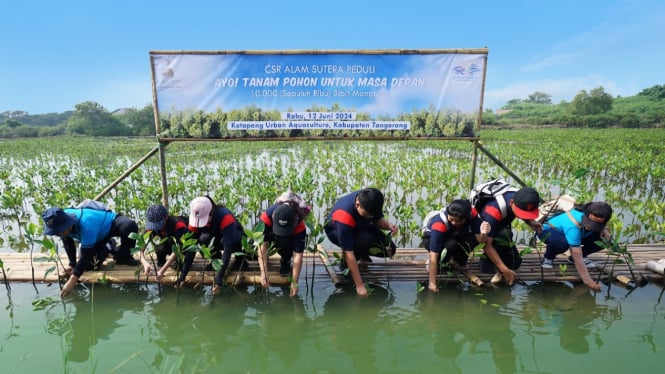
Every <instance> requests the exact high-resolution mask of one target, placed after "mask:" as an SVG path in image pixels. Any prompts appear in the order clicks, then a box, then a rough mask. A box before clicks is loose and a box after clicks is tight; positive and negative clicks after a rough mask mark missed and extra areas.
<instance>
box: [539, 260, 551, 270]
mask: <svg viewBox="0 0 665 374" xmlns="http://www.w3.org/2000/svg"><path fill="white" fill-rule="evenodd" d="M553 265H554V260H551V259H549V258H547V257H543V263H542V264H540V266H541V267H542V268H543V269H551V268H552V267H553Z"/></svg>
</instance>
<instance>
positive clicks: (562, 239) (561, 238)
mask: <svg viewBox="0 0 665 374" xmlns="http://www.w3.org/2000/svg"><path fill="white" fill-rule="evenodd" d="M540 239H541V240H543V241H544V242H545V258H548V259H550V260H553V259H554V258H555V257H556V256H557V255H559V254H561V253H564V252H565V251H567V250H568V248H570V245H569V244H568V241H567V240H566V236H565V235H564V234H563V233H561V232H559V231H556V230H547V231H543V234H541V236H540ZM599 239H600V233H599V232H594V233H593V234H591V235H589V236H587V237H586V238H583V239H582V244H581V246H582V256H584V257H586V256H588V255H590V254H592V253H595V252H598V251H600V250H601V249H603V248H602V247H600V246H599V245H598V244H596V241H598V240H599Z"/></svg>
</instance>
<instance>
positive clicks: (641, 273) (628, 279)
mask: <svg viewBox="0 0 665 374" xmlns="http://www.w3.org/2000/svg"><path fill="white" fill-rule="evenodd" d="M628 251H629V252H630V253H631V255H632V257H633V261H634V263H633V265H632V266H630V267H629V266H628V265H627V264H625V263H618V262H616V261H615V259H616V257H615V256H609V257H608V255H607V253H606V251H601V252H598V253H594V254H592V255H590V256H589V258H591V259H592V260H594V261H595V262H596V263H597V264H598V268H596V269H590V271H589V273H590V275H591V277H592V278H593V279H599V278H600V279H601V280H603V281H605V282H607V281H609V280H612V281H613V282H616V281H619V282H620V283H623V284H625V285H626V286H629V287H632V286H634V285H644V284H646V283H648V282H651V281H656V282H660V283H662V282H663V275H662V274H659V273H656V272H652V271H650V270H648V269H647V268H646V264H647V262H648V261H658V260H660V259H664V258H665V244H657V245H630V246H628ZM334 253H335V251H326V250H323V252H322V253H319V254H311V253H306V254H305V256H304V259H303V262H304V263H303V270H302V274H301V282H302V281H303V279H304V277H305V276H306V277H310V278H311V277H315V278H316V279H317V281H320V280H321V279H322V280H324V281H325V280H326V279H329V280H331V281H333V283H336V285H338V286H339V285H342V284H345V283H351V281H350V279H348V278H347V277H345V276H344V275H343V274H342V273H340V272H339V267H338V266H337V260H336V258H335V255H334ZM337 254H338V255H339V252H338V253H337ZM42 257H45V255H44V254H34V255H33V259H34V260H36V259H38V258H42ZM0 259H1V260H2V261H3V263H4V269H5V273H6V276H7V280H8V281H9V282H32V278H33V277H32V268H31V265H30V254H29V253H0ZM426 259H427V252H426V251H425V250H424V249H420V248H400V249H398V250H397V253H396V254H395V257H394V258H393V259H383V258H376V257H375V258H373V262H372V263H370V264H367V265H361V273H362V276H363V279H364V280H365V281H366V282H386V281H390V282H403V281H419V282H426V280H427V271H426V270H425V261H426ZM566 260H567V256H565V255H559V256H558V257H557V258H556V259H555V262H554V268H553V269H542V268H541V267H540V257H539V256H538V254H537V253H530V254H527V255H525V256H524V257H523V263H522V266H521V267H520V268H519V269H518V271H517V274H518V276H519V278H520V280H522V281H526V282H532V281H541V280H542V281H545V282H561V281H569V282H580V278H579V275H578V274H577V271H576V270H575V266H574V265H570V264H567V262H566ZM62 261H63V263H66V256H64V254H63V255H62ZM249 264H250V266H249V269H248V270H245V271H242V272H239V273H235V272H232V273H230V274H228V275H227V277H226V282H227V283H229V284H235V285H240V284H260V274H259V270H258V263H257V262H256V261H250V262H249ZM54 265H55V264H54V262H41V261H39V262H38V261H33V264H32V267H34V278H35V281H36V282H39V283H52V282H56V281H57V279H58V278H57V273H56V272H55V271H52V272H50V273H48V274H46V273H47V272H48V269H49V268H54ZM559 265H563V266H559ZM269 267H270V272H269V278H270V282H271V284H272V285H274V286H287V285H288V284H289V279H288V278H287V277H283V276H280V275H279V274H278V269H279V257H277V256H274V257H271V259H270V264H269ZM468 267H469V273H467V274H466V275H465V274H460V273H459V272H457V271H452V272H449V273H444V274H441V275H439V279H440V281H441V282H460V281H461V282H469V281H470V279H471V278H472V277H471V278H470V277H469V276H470V275H475V276H477V277H478V279H479V280H480V281H481V282H483V283H484V284H490V283H491V279H492V277H493V275H494V274H483V273H481V272H480V269H479V263H478V258H471V259H469V266H468ZM631 268H632V270H633V271H632V274H631V271H630V269H631ZM138 269H139V268H138V267H129V266H125V265H117V266H116V265H115V263H114V262H113V260H111V259H107V261H106V262H105V263H104V265H103V266H102V268H101V269H100V270H99V271H87V272H85V273H84V274H83V276H82V277H81V280H80V281H81V282H84V283H100V282H109V283H137V282H138V283H157V280H156V279H155V278H154V277H152V276H151V277H146V276H145V274H143V273H139V271H138ZM203 269H204V261H203V260H202V259H201V258H200V257H198V256H197V258H196V260H195V262H194V266H193V268H192V270H191V271H190V273H189V274H188V277H187V280H186V281H185V286H195V285H200V284H205V285H209V284H212V282H213V279H214V272H213V271H204V270H203ZM312 272H313V273H312ZM60 273H62V267H61V266H60ZM175 275H176V272H175V270H169V271H168V272H167V274H166V276H165V277H164V279H162V280H161V283H162V284H165V285H168V284H172V283H173V281H174V279H175ZM617 276H618V279H617ZM633 276H634V277H633ZM3 279H4V278H3V277H2V274H1V273H0V282H2V281H4V280H3ZM479 283H480V282H479Z"/></svg>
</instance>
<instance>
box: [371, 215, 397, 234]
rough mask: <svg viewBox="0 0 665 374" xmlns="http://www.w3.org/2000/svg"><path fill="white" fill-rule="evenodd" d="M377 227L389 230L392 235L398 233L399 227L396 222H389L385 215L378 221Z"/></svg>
mask: <svg viewBox="0 0 665 374" xmlns="http://www.w3.org/2000/svg"><path fill="white" fill-rule="evenodd" d="M376 227H378V228H380V229H381V230H389V231H390V234H391V235H393V236H394V235H396V234H397V231H398V230H399V228H398V227H397V225H396V224H394V223H390V222H388V220H386V219H385V217H381V218H379V219H378V220H377V221H376Z"/></svg>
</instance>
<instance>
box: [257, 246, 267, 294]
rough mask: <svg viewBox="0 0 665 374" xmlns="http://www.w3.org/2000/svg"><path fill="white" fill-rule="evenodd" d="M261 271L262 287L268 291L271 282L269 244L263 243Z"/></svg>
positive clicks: (260, 249)
mask: <svg viewBox="0 0 665 374" xmlns="http://www.w3.org/2000/svg"><path fill="white" fill-rule="evenodd" d="M259 270H260V271H261V287H263V288H265V289H268V288H269V287H270V280H269V279H268V242H267V241H264V242H263V243H261V247H260V248H259Z"/></svg>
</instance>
